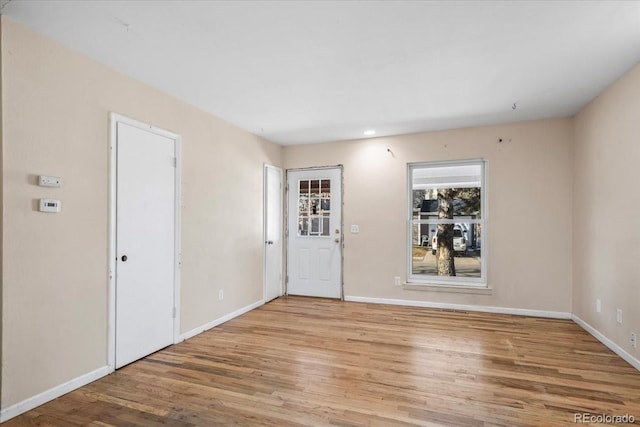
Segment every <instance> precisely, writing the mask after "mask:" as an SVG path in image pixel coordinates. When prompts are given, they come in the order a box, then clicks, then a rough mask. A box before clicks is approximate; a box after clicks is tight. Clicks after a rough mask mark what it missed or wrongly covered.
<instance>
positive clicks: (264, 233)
mask: <svg viewBox="0 0 640 427" xmlns="http://www.w3.org/2000/svg"><path fill="white" fill-rule="evenodd" d="M268 169H274V170H276V171H278V172H279V173H280V184H281V186H280V201H281V203H282V204H283V203H285V192H284V187H285V182H284V176H285V174H284V171H283V170H282V168H279V167H277V166H273V165H270V164H268V163H265V164H264V166H263V172H262V182H263V185H262V192H263V195H262V199H263V200H262V237H263V239H262V240H263V241H264V242H265V244H266V241H267V186H266V183H267V170H268ZM280 212H281V213H282V216H281V217H280V220H281V221H282V220H283V219H284V216H285V215H284V209H283V207H282V206H280ZM280 230H281V232H280V241H281V242H283V243H282V248H283V251H282V254H280V265H279V267H280V296H282V295H284V286H283V280H282V278H283V277H284V274H283V272H284V257H285V255H284V247H285V246H286V244H285V243H284V239H283V237H284V235H285V233H284V232H283V231H284V223H282V224H281V228H280ZM262 248H263V250H262V300H263V301H264V302H266V301H267V250H266V247H265V246H264V244H263V246H262Z"/></svg>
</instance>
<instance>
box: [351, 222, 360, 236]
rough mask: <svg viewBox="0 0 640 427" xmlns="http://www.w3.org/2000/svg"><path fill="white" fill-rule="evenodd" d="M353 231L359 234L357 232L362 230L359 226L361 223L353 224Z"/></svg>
mask: <svg viewBox="0 0 640 427" xmlns="http://www.w3.org/2000/svg"><path fill="white" fill-rule="evenodd" d="M351 232H352V233H353V234H357V233H359V232H360V226H359V225H356V224H352V225H351Z"/></svg>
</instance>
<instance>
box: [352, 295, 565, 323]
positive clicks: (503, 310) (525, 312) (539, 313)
mask: <svg viewBox="0 0 640 427" xmlns="http://www.w3.org/2000/svg"><path fill="white" fill-rule="evenodd" d="M344 300H345V301H353V302H366V303H370V304H390V305H406V306H411V307H426V308H438V309H444V310H460V311H479V312H483V313H498V314H515V315H517V316H531V317H547V318H550V319H571V313H568V312H564V311H544V310H529V309H526V308H508V307H490V306H484V305H465V304H449V303H442V302H431V301H414V300H404V299H387V298H369V297H357V296H345V297H344Z"/></svg>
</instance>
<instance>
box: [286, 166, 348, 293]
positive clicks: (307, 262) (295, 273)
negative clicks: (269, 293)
mask: <svg viewBox="0 0 640 427" xmlns="http://www.w3.org/2000/svg"><path fill="white" fill-rule="evenodd" d="M287 185H288V189H289V192H288V224H287V227H288V240H287V244H288V247H287V249H288V250H287V275H288V279H289V281H288V284H287V293H288V294H291V295H307V296H317V297H328V298H341V297H342V169H340V168H328V169H310V170H292V171H288V172H287Z"/></svg>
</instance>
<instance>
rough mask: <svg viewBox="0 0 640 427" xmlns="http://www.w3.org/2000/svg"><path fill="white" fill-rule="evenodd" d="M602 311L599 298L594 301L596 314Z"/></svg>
mask: <svg viewBox="0 0 640 427" xmlns="http://www.w3.org/2000/svg"><path fill="white" fill-rule="evenodd" d="M601 311H602V302H601V301H600V298H598V299H597V300H596V313H600V312H601Z"/></svg>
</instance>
